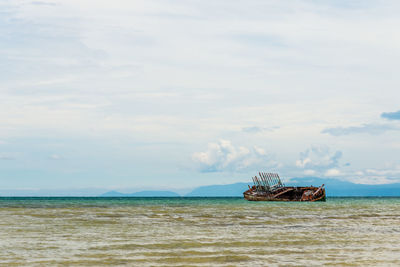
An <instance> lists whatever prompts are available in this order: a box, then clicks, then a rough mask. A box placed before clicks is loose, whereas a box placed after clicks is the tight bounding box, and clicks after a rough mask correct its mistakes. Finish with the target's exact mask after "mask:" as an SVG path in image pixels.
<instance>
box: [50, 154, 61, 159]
mask: <svg viewBox="0 0 400 267" xmlns="http://www.w3.org/2000/svg"><path fill="white" fill-rule="evenodd" d="M49 159H51V160H61V159H64V157H63V156H60V155H58V154H52V155H50V156H49Z"/></svg>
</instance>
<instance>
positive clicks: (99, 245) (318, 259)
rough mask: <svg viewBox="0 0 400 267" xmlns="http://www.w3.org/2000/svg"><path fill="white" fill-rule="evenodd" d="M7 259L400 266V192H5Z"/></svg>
mask: <svg viewBox="0 0 400 267" xmlns="http://www.w3.org/2000/svg"><path fill="white" fill-rule="evenodd" d="M0 265H2V266H13V265H14V266H21V265H22V266H23V265H29V266H31V265H36V266H49V265H70V266H76V265H84V266H99V265H113V266H115V265H127V266H201V265H203V266H314V265H315V266H317V265H326V266H329V265H339V266H400V198H329V199H328V200H327V202H325V203H323V202H319V203H301V202H293V203H279V202H248V201H245V200H243V199H241V198H0Z"/></svg>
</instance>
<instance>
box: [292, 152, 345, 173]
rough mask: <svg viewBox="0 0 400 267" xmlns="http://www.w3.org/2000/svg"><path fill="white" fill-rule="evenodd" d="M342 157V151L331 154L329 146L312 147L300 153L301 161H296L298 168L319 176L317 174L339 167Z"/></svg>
mask: <svg viewBox="0 0 400 267" xmlns="http://www.w3.org/2000/svg"><path fill="white" fill-rule="evenodd" d="M341 157H342V152H341V151H336V152H331V151H330V149H329V147H327V146H312V147H311V148H309V149H307V150H306V151H304V152H301V153H300V159H298V160H297V161H296V166H297V167H299V168H302V169H305V170H306V171H307V173H308V174H317V172H318V171H319V172H322V171H327V173H328V174H333V173H334V172H333V171H330V172H329V169H334V168H335V167H338V165H339V159H340V158H341Z"/></svg>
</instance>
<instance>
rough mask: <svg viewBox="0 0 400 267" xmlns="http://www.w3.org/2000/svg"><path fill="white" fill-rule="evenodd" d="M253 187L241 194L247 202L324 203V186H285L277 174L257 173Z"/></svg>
mask: <svg viewBox="0 0 400 267" xmlns="http://www.w3.org/2000/svg"><path fill="white" fill-rule="evenodd" d="M253 182H254V185H253V186H252V187H250V186H249V190H247V191H245V192H244V193H243V195H244V198H245V199H247V200H249V201H310V202H313V201H325V198H326V196H325V188H324V185H321V186H320V187H315V186H285V185H284V184H283V183H282V182H281V179H280V177H279V175H278V174H277V173H263V172H260V173H259V177H257V176H255V177H253Z"/></svg>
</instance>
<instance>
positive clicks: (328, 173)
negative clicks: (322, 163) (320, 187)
mask: <svg viewBox="0 0 400 267" xmlns="http://www.w3.org/2000/svg"><path fill="white" fill-rule="evenodd" d="M340 175H341V172H340V171H339V170H338V169H329V170H327V171H326V172H325V176H328V177H337V176H340Z"/></svg>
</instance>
